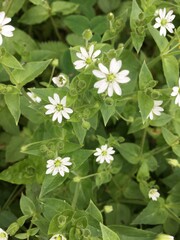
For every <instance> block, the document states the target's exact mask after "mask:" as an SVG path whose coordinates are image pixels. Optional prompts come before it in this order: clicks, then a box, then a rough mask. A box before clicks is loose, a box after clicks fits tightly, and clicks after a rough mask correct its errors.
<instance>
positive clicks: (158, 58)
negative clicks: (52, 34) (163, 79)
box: [147, 55, 161, 69]
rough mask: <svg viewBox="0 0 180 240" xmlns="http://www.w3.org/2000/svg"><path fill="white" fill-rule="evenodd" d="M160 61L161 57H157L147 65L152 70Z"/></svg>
mask: <svg viewBox="0 0 180 240" xmlns="http://www.w3.org/2000/svg"><path fill="white" fill-rule="evenodd" d="M160 60H161V55H159V56H157V57H155V58H154V59H153V60H152V61H150V62H148V63H147V65H148V67H149V68H150V69H151V68H152V67H153V66H154V65H155V64H156V63H157V62H159V61H160Z"/></svg>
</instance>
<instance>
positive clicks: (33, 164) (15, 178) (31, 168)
mask: <svg viewBox="0 0 180 240" xmlns="http://www.w3.org/2000/svg"><path fill="white" fill-rule="evenodd" d="M39 165H40V166H38V161H37V159H35V158H34V159H24V160H21V161H20V162H17V163H15V164H14V165H12V166H10V167H8V168H7V169H5V170H4V171H2V172H1V173H0V180H3V181H6V182H10V183H13V184H30V183H33V182H35V181H36V174H41V171H42V163H41V162H40V163H39ZM43 171H44V169H43Z"/></svg>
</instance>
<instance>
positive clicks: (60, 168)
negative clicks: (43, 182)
mask: <svg viewBox="0 0 180 240" xmlns="http://www.w3.org/2000/svg"><path fill="white" fill-rule="evenodd" d="M69 160H70V157H65V158H61V157H57V158H55V159H54V160H53V159H49V160H48V161H47V165H46V167H47V171H46V174H52V175H53V176H55V175H56V174H58V173H59V174H60V175H61V176H62V177H64V174H65V173H66V172H67V173H68V172H69V169H68V168H67V167H66V166H70V165H72V163H71V162H70V161H69Z"/></svg>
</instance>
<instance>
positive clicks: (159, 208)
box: [132, 201, 168, 225]
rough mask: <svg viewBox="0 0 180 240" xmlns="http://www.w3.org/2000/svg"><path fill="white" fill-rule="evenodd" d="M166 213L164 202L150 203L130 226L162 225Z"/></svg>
mask: <svg viewBox="0 0 180 240" xmlns="http://www.w3.org/2000/svg"><path fill="white" fill-rule="evenodd" d="M167 216H168V213H167V211H166V209H165V207H164V202H163V201H162V202H160V201H157V202H155V201H150V202H149V203H148V205H147V207H146V208H144V209H143V211H142V212H141V213H140V214H139V215H138V216H137V217H136V218H135V220H134V221H133V222H132V224H151V225H156V224H163V223H165V221H166V219H167Z"/></svg>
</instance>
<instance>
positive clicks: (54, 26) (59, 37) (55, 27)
mask: <svg viewBox="0 0 180 240" xmlns="http://www.w3.org/2000/svg"><path fill="white" fill-rule="evenodd" d="M50 19H51V23H52V26H53V28H54V31H55V34H56V36H57V38H58V40H59V41H61V35H60V34H59V31H58V28H57V26H56V23H55V21H54V19H53V17H50Z"/></svg>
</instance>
